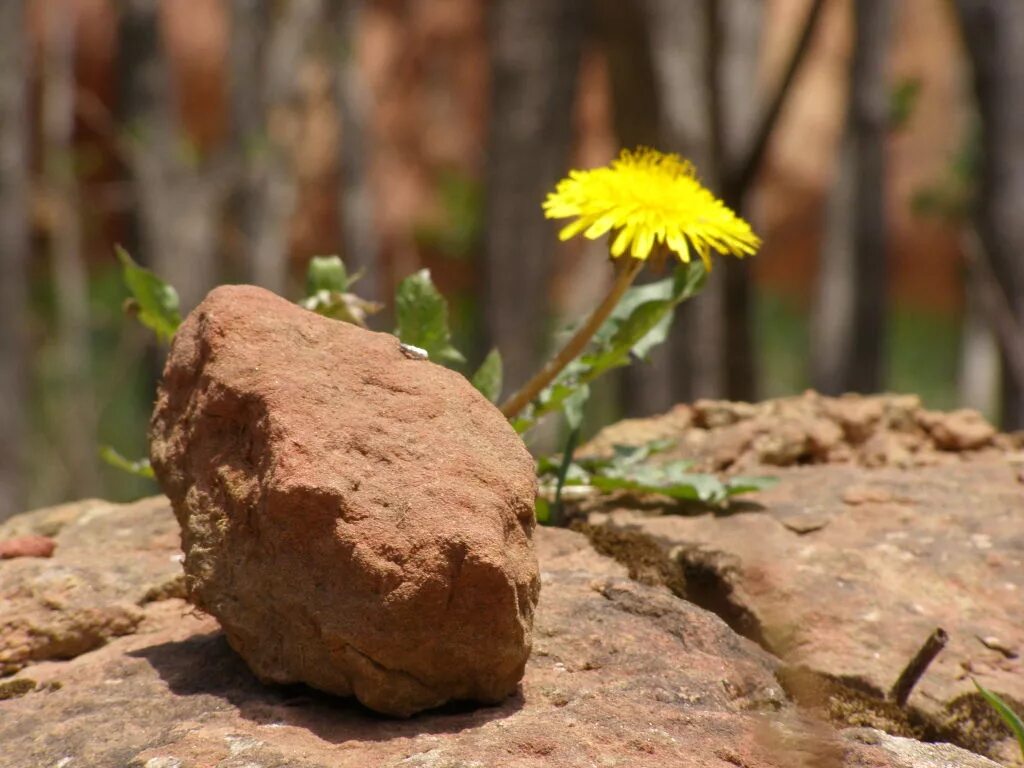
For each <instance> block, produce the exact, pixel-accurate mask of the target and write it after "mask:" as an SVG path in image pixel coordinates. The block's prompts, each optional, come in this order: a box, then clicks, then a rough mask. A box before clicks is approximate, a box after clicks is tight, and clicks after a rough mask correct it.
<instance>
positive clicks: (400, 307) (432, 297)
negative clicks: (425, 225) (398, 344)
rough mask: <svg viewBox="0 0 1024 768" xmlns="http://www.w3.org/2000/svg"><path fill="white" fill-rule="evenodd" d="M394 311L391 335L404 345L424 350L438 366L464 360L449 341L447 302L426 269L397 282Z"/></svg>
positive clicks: (456, 363) (454, 363)
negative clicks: (394, 318)
mask: <svg viewBox="0 0 1024 768" xmlns="http://www.w3.org/2000/svg"><path fill="white" fill-rule="evenodd" d="M395 311H396V313H397V315H398V328H397V329H395V335H396V336H398V338H399V339H401V340H402V342H403V343H404V344H411V345H412V346H414V347H419V348H420V349H423V350H426V352H427V354H428V355H429V356H430V359H431V360H433V361H434V362H435V363H441V364H442V365H458V364H461V363H464V362H465V361H466V360H465V358H464V357H463V356H462V354H461V353H460V352H459V351H458V350H457V349H455V347H453V346H452V344H451V331H450V330H449V328H448V303H447V302H446V301H445V300H444V297H443V296H442V295H441V293H440V292H439V291H438V290H437V288H436V287H435V286H434V283H433V281H432V280H431V279H430V270H428V269H421V270H420V271H419V272H416V273H415V274H412V275H409V277H407V278H405V280H403V281H402V282H401V283H400V284H399V286H398V290H397V292H396V294H395Z"/></svg>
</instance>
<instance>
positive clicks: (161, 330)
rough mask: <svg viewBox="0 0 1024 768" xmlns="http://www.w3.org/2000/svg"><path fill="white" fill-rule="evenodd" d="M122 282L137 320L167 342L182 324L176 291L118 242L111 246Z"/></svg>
mask: <svg viewBox="0 0 1024 768" xmlns="http://www.w3.org/2000/svg"><path fill="white" fill-rule="evenodd" d="M114 251H115V253H116V254H117V259H118V261H120V262H121V271H122V275H123V277H124V283H125V285H126V286H128V290H129V291H130V292H131V295H132V298H131V299H130V300H129V301H130V304H129V305H128V306H129V309H130V310H131V311H133V312H135V313H136V316H137V317H138V318H139V322H140V323H142V324H143V325H144V326H146V327H147V328H149V329H150V330H152V331H153V333H155V334H156V337H157V340H159V341H162V342H166V343H170V341H171V339H173V338H174V334H175V333H176V332H177V330H178V326H179V325H181V312H180V309H179V303H178V292H177V291H176V290H174V288H172V287H171V286H170V285H168V284H167V283H165V282H164V281H163V280H161V279H160V278H159V277H157V276H156V275H155V274H153V273H152V272H150V271H149V270H148V269H143V268H142V267H140V266H139V265H138V264H136V263H135V262H134V261H133V260H132V257H131V256H129V255H128V251H126V250H125V249H124V248H122V247H121V246H119V245H118V246H116V247H115V248H114Z"/></svg>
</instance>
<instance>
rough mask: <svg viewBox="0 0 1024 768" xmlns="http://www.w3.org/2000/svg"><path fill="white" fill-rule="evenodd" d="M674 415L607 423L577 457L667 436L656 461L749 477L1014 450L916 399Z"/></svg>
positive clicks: (814, 400) (786, 401)
mask: <svg viewBox="0 0 1024 768" xmlns="http://www.w3.org/2000/svg"><path fill="white" fill-rule="evenodd" d="M677 411H678V408H677V409H674V410H673V411H672V412H670V413H668V414H665V415H664V416H656V417H652V418H647V419H630V420H627V421H622V422H619V423H618V424H614V425H612V426H611V427H608V428H607V429H605V430H602V431H601V432H600V433H598V435H597V436H596V437H595V438H594V439H593V440H592V441H591V442H590V443H588V444H587V445H585V446H583V448H581V449H580V452H581V454H584V455H593V454H600V453H602V452H606V451H607V450H608V448H609V445H610V444H611V443H620V444H623V445H638V444H640V443H644V442H648V441H649V440H651V439H652V438H653V437H654V436H656V437H657V438H659V439H664V438H673V437H674V438H677V440H678V442H677V446H676V448H675V449H674V450H673V451H670V452H668V453H665V454H663V455H662V458H663V459H666V460H667V459H687V460H690V461H692V462H693V463H694V465H695V469H696V470H698V471H723V470H724V471H727V472H735V473H748V472H751V471H756V468H757V467H758V466H759V465H764V464H770V465H773V466H783V467H785V466H793V465H795V464H828V463H851V464H860V465H861V466H867V467H886V466H899V467H902V466H924V465H929V464H937V463H943V462H947V463H948V462H949V461H952V460H956V459H958V458H960V457H959V456H953V455H952V452H954V451H956V452H960V453H961V454H966V453H972V454H973V453H981V452H983V451H985V450H987V451H992V452H999V451H1008V450H1018V449H1019V445H1018V442H1019V441H1018V439H1017V438H1016V437H1014V436H1013V435H999V434H996V433H995V431H994V430H993V428H992V427H991V426H990V425H989V424H987V423H985V421H984V420H983V419H981V417H980V416H978V415H977V414H976V413H975V412H973V411H957V412H955V413H952V414H940V413H933V412H929V411H925V410H923V409H922V408H921V400H920V398H918V397H917V396H916V395H871V396H862V395H843V396H842V397H824V396H822V395H819V394H817V393H815V392H810V391H809V392H805V393H804V394H802V395H799V396H796V397H786V398H780V399H777V400H767V401H765V402H762V403H754V404H751V403H734V402H731V401H726V400H699V401H697V403H696V404H695V405H694V406H693V408H692V411H691V414H692V418H688V419H686V420H682V419H680V418H679V416H678V415H677Z"/></svg>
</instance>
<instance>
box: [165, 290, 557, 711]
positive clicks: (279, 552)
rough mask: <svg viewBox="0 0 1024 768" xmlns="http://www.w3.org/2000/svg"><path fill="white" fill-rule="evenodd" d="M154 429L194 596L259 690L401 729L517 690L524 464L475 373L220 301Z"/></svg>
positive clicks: (267, 299) (529, 499)
mask: <svg viewBox="0 0 1024 768" xmlns="http://www.w3.org/2000/svg"><path fill="white" fill-rule="evenodd" d="M151 436H152V450H151V453H152V459H153V466H154V469H155V470H156V473H157V477H158V478H159V479H160V482H161V484H162V486H163V488H164V490H165V491H166V492H167V494H168V495H169V496H170V498H171V500H172V503H173V506H174V510H175V514H176V515H177V517H178V520H179V522H180V524H181V527H182V543H183V548H184V550H185V572H186V582H187V587H188V592H189V597H190V599H191V600H192V602H194V603H195V604H196V605H197V606H199V607H200V608H202V609H203V610H205V611H208V612H209V613H211V614H212V615H214V616H215V617H216V618H217V619H218V620H219V621H220V623H221V626H222V627H223V628H224V630H225V633H226V635H227V638H228V642H230V644H231V645H232V647H233V648H234V649H235V650H236V651H238V653H239V654H240V655H241V656H242V657H243V658H244V659H245V660H246V661H247V663H248V664H249V666H250V667H251V668H252V670H253V671H254V672H255V673H256V674H257V676H258V677H260V678H261V679H262V680H264V681H267V682H274V683H295V682H304V683H307V684H309V685H311V686H313V687H316V688H319V689H321V690H324V691H328V692H331V693H335V694H340V695H344V696H349V695H354V696H355V697H357V698H358V699H359V700H360V701H362V702H363V703H364V704H366V705H367V706H369V707H371V708H373V709H376V710H378V711H380V712H385V713H389V714H393V715H400V716H407V715H411V714H412V713H414V712H417V711H419V710H422V709H426V708H430V707H435V706H438V705H440V704H443V703H445V702H447V701H450V700H475V701H482V702H490V703H496V702H500V701H502V700H503V699H505V698H506V697H507V696H508V695H509V694H511V693H512V692H513V691H514V690H515V689H516V685H517V683H518V682H519V680H520V678H521V677H522V674H523V669H524V666H525V664H526V659H527V657H528V655H529V652H530V633H531V625H532V621H533V612H534V606H535V604H536V601H537V596H538V592H539V586H540V582H539V578H538V574H537V562H536V557H535V555H534V552H533V546H532V542H531V537H532V534H533V528H534V525H535V523H534V515H533V504H534V492H535V478H534V467H533V460H532V459H531V457H530V455H529V453H528V452H527V451H526V449H525V447H524V446H523V444H522V441H521V440H520V439H519V437H518V436H517V435H516V434H515V432H514V431H513V430H512V429H511V427H510V426H509V425H508V423H507V422H506V421H505V419H504V418H503V417H502V416H501V414H500V413H499V412H498V411H497V409H495V408H494V406H493V405H491V404H490V403H489V402H487V400H486V399H484V398H483V397H482V396H481V395H480V394H479V393H477V392H476V390H474V389H473V387H472V386H471V385H470V384H469V382H468V381H466V379H465V378H463V377H462V376H460V375H459V374H457V373H454V372H452V371H449V370H447V369H445V368H442V367H440V366H437V365H434V364H433V363H430V362H428V361H425V360H421V359H416V358H415V357H413V356H408V355H406V354H403V352H402V350H401V348H400V344H399V342H398V340H397V339H396V338H395V337H393V336H391V335H388V334H378V333H371V332H369V331H364V330H362V329H359V328H356V327H354V326H352V325H348V324H345V323H341V322H337V321H334V320H329V319H326V318H323V317H320V316H318V315H315V314H313V313H311V312H307V311H306V310H303V309H301V308H299V307H297V306H295V305H293V304H290V303H289V302H287V301H285V300H284V299H281V298H279V297H277V296H274V295H273V294H271V293H269V292H267V291H264V290H262V289H259V288H254V287H245V286H235V287H223V288H218V289H216V290H214V291H213V292H212V293H211V294H210V295H209V296H208V297H207V298H206V300H205V301H203V303H202V304H200V306H199V307H198V308H197V309H196V310H195V311H194V312H193V313H192V314H191V315H190V316H189V317H188V319H187V320H186V321H185V323H184V324H183V325H182V327H181V328H180V330H179V331H178V334H177V336H176V338H175V341H174V344H173V346H172V348H171V352H170V355H169V358H168V361H167V366H166V369H165V371H164V379H163V382H162V384H161V387H160V391H159V394H158V400H157V405H156V409H155V411H154V415H153V421H152V431H151Z"/></svg>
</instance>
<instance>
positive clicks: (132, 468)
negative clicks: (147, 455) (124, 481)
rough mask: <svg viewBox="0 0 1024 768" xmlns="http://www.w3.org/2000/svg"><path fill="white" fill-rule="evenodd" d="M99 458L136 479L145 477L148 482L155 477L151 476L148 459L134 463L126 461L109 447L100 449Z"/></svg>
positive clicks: (151, 469)
mask: <svg viewBox="0 0 1024 768" xmlns="http://www.w3.org/2000/svg"><path fill="white" fill-rule="evenodd" d="M100 458H101V459H103V461H105V462H106V463H107V464H109V465H110V466H112V467H114V468H116V469H120V470H121V471H123V472H128V473H129V474H132V475H135V476H137V477H146V478H149V479H150V480H152V479H153V478H154V477H155V475H154V474H153V467H152V466H150V463H149V459H137V460H135V461H132V460H131V459H126V458H125V457H124V456H122V455H121V454H120V453H119V452H118V451H117V450H116V449H115V448H113V447H111V446H109V445H104V446H101V447H100Z"/></svg>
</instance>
